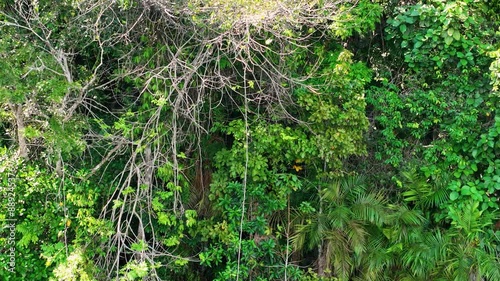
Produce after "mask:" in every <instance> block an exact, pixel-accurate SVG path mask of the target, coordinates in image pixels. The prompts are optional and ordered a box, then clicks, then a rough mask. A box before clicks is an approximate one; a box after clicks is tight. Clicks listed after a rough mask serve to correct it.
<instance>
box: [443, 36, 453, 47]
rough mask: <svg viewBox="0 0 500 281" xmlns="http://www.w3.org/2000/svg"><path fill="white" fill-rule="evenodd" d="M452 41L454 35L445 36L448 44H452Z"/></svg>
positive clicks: (445, 41)
mask: <svg viewBox="0 0 500 281" xmlns="http://www.w3.org/2000/svg"><path fill="white" fill-rule="evenodd" d="M451 42H453V37H451V36H446V37H445V38H444V43H445V44H446V45H450V44H451Z"/></svg>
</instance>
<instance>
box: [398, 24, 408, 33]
mask: <svg viewBox="0 0 500 281" xmlns="http://www.w3.org/2000/svg"><path fill="white" fill-rule="evenodd" d="M399 30H400V31H401V33H405V32H406V24H402V25H400V26H399Z"/></svg>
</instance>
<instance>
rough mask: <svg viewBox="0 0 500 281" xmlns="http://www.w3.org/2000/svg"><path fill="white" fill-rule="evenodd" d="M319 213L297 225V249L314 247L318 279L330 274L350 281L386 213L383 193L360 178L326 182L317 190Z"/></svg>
mask: <svg viewBox="0 0 500 281" xmlns="http://www.w3.org/2000/svg"><path fill="white" fill-rule="evenodd" d="M319 203H320V210H319V212H316V213H314V214H305V215H303V216H302V217H301V218H300V219H299V222H298V224H297V226H296V233H295V235H294V236H293V243H294V245H295V247H296V249H299V250H300V249H301V250H313V249H315V248H316V247H317V249H318V255H317V260H316V264H317V270H318V275H319V276H328V275H333V276H336V277H337V278H339V280H349V278H350V277H351V276H352V275H353V273H354V271H355V270H359V269H360V267H361V261H362V257H363V255H366V254H367V251H372V250H376V249H373V248H371V249H368V248H367V245H368V240H369V239H370V235H369V233H370V232H373V229H374V228H378V227H380V226H381V225H382V224H383V222H384V219H385V217H386V216H387V210H386V207H385V204H386V200H385V198H384V196H383V194H382V193H380V192H373V191H370V190H368V189H367V188H366V185H365V184H364V179H363V178H362V177H360V176H349V177H346V178H342V179H339V180H335V181H333V182H331V183H329V184H328V185H327V186H326V187H325V188H323V189H321V190H320V202H319Z"/></svg>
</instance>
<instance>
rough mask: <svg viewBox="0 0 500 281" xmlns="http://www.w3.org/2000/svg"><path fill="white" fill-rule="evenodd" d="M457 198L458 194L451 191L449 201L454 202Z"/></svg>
mask: <svg viewBox="0 0 500 281" xmlns="http://www.w3.org/2000/svg"><path fill="white" fill-rule="evenodd" d="M458 196H459V194H458V192H456V191H453V192H452V193H450V200H451V201H455V200H457V199H458Z"/></svg>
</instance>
